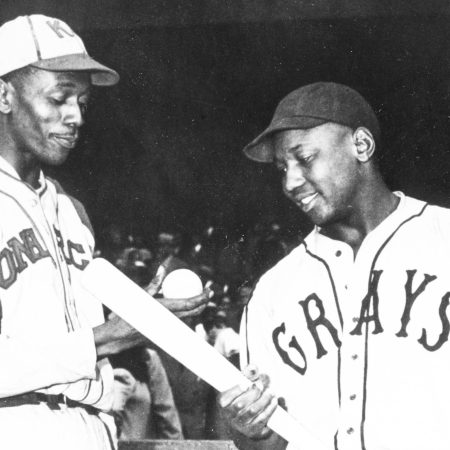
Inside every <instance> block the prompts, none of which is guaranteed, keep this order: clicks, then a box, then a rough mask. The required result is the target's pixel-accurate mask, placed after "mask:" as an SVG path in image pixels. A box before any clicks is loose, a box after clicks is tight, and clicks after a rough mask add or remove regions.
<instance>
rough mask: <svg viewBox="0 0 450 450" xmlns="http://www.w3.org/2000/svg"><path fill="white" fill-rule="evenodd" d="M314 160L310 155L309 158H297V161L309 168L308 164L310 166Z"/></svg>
mask: <svg viewBox="0 0 450 450" xmlns="http://www.w3.org/2000/svg"><path fill="white" fill-rule="evenodd" d="M312 160H313V156H312V155H309V156H302V157H299V158H297V161H298V162H299V163H300V164H302V165H303V166H307V165H308V164H310V163H311V162H312Z"/></svg>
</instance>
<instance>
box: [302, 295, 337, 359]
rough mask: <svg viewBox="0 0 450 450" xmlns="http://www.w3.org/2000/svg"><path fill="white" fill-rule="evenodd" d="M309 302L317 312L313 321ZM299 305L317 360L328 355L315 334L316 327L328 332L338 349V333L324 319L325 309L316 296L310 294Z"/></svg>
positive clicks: (317, 334)
mask: <svg viewBox="0 0 450 450" xmlns="http://www.w3.org/2000/svg"><path fill="white" fill-rule="evenodd" d="M311 302H314V303H315V306H316V307H317V309H318V310H319V315H318V316H317V317H316V318H315V319H313V317H312V315H311V313H310V309H309V305H310V303H311ZM299 304H300V305H301V306H302V308H303V312H304V314H305V319H306V326H307V327H308V330H309V332H310V333H311V335H312V337H313V339H314V343H315V344H316V349H317V358H318V359H319V358H322V356H323V355H326V354H327V353H328V352H327V351H326V350H325V348H324V346H323V345H322V342H321V340H320V337H319V333H318V332H317V327H318V326H319V325H321V326H324V327H325V328H326V329H327V330H328V332H329V333H330V335H331V337H332V338H333V341H334V343H335V344H336V347H340V346H341V341H340V340H339V337H338V332H337V330H336V328H335V327H334V326H333V325H332V323H331V322H330V321H329V320H328V319H327V318H326V317H325V309H324V307H323V302H322V300H321V299H320V298H319V297H318V295H317V294H311V295H309V296H308V297H306V299H305V300H302V301H300V302H299Z"/></svg>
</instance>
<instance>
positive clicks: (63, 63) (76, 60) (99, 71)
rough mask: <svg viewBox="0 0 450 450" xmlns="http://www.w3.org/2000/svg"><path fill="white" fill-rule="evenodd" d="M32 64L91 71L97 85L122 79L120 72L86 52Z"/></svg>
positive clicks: (67, 69)
mask: <svg viewBox="0 0 450 450" xmlns="http://www.w3.org/2000/svg"><path fill="white" fill-rule="evenodd" d="M31 65H32V66H33V67H38V68H39V69H44V70H50V71H54V72H66V71H67V72H73V71H75V72H78V71H80V72H89V73H90V75H91V82H92V84H93V85H95V86H113V85H115V84H117V83H118V81H119V79H120V76H119V74H118V73H117V72H116V71H115V70H113V69H110V68H109V67H106V66H104V65H103V64H100V63H99V62H97V61H95V59H92V58H91V57H90V56H89V55H86V54H73V55H65V56H58V57H56V58H50V59H42V60H40V61H37V62H35V63H33V64H31Z"/></svg>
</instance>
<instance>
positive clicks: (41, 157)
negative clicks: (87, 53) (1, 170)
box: [9, 70, 90, 165]
mask: <svg viewBox="0 0 450 450" xmlns="http://www.w3.org/2000/svg"><path fill="white" fill-rule="evenodd" d="M12 88H13V89H12V102H11V107H12V111H11V114H10V116H9V118H10V122H9V125H10V127H9V131H10V136H11V138H12V139H13V143H14V145H15V148H16V150H17V153H18V154H17V157H18V158H19V159H20V158H22V159H21V160H22V161H23V163H26V162H36V163H37V164H41V163H43V164H50V165H58V164H61V163H63V162H64V161H65V160H66V158H67V156H68V155H69V152H70V150H72V149H73V148H74V147H75V146H76V144H77V142H78V139H79V129H80V127H81V126H82V125H83V123H84V114H85V112H86V108H87V103H88V100H89V91H90V77H89V75H88V74H86V73H77V72H49V71H46V70H36V71H35V72H33V73H31V74H30V75H28V76H27V77H26V79H25V80H22V82H21V83H16V85H14V83H12Z"/></svg>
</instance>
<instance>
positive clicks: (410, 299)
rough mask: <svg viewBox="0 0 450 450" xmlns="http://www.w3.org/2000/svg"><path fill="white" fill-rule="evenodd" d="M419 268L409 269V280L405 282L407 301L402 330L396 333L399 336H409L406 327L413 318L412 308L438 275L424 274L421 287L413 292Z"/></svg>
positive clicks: (407, 272)
mask: <svg viewBox="0 0 450 450" xmlns="http://www.w3.org/2000/svg"><path fill="white" fill-rule="evenodd" d="M416 273H417V270H407V271H406V275H407V280H406V284H405V293H406V302H405V309H404V311H403V315H402V319H401V323H402V327H401V328H400V331H399V332H398V333H397V334H396V336H398V337H406V336H408V333H407V332H406V327H407V326H408V323H409V321H410V319H411V308H412V306H413V304H414V302H415V301H416V298H417V297H418V296H419V295H420V294H421V293H422V292H423V291H424V290H425V288H426V287H427V286H428V284H429V283H431V282H432V281H433V280H435V279H436V278H437V277H436V276H435V275H428V274H425V275H424V279H423V280H422V282H421V283H420V285H419V287H418V288H417V289H416V290H415V291H414V292H413V291H412V284H413V280H414V276H415V275H416Z"/></svg>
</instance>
